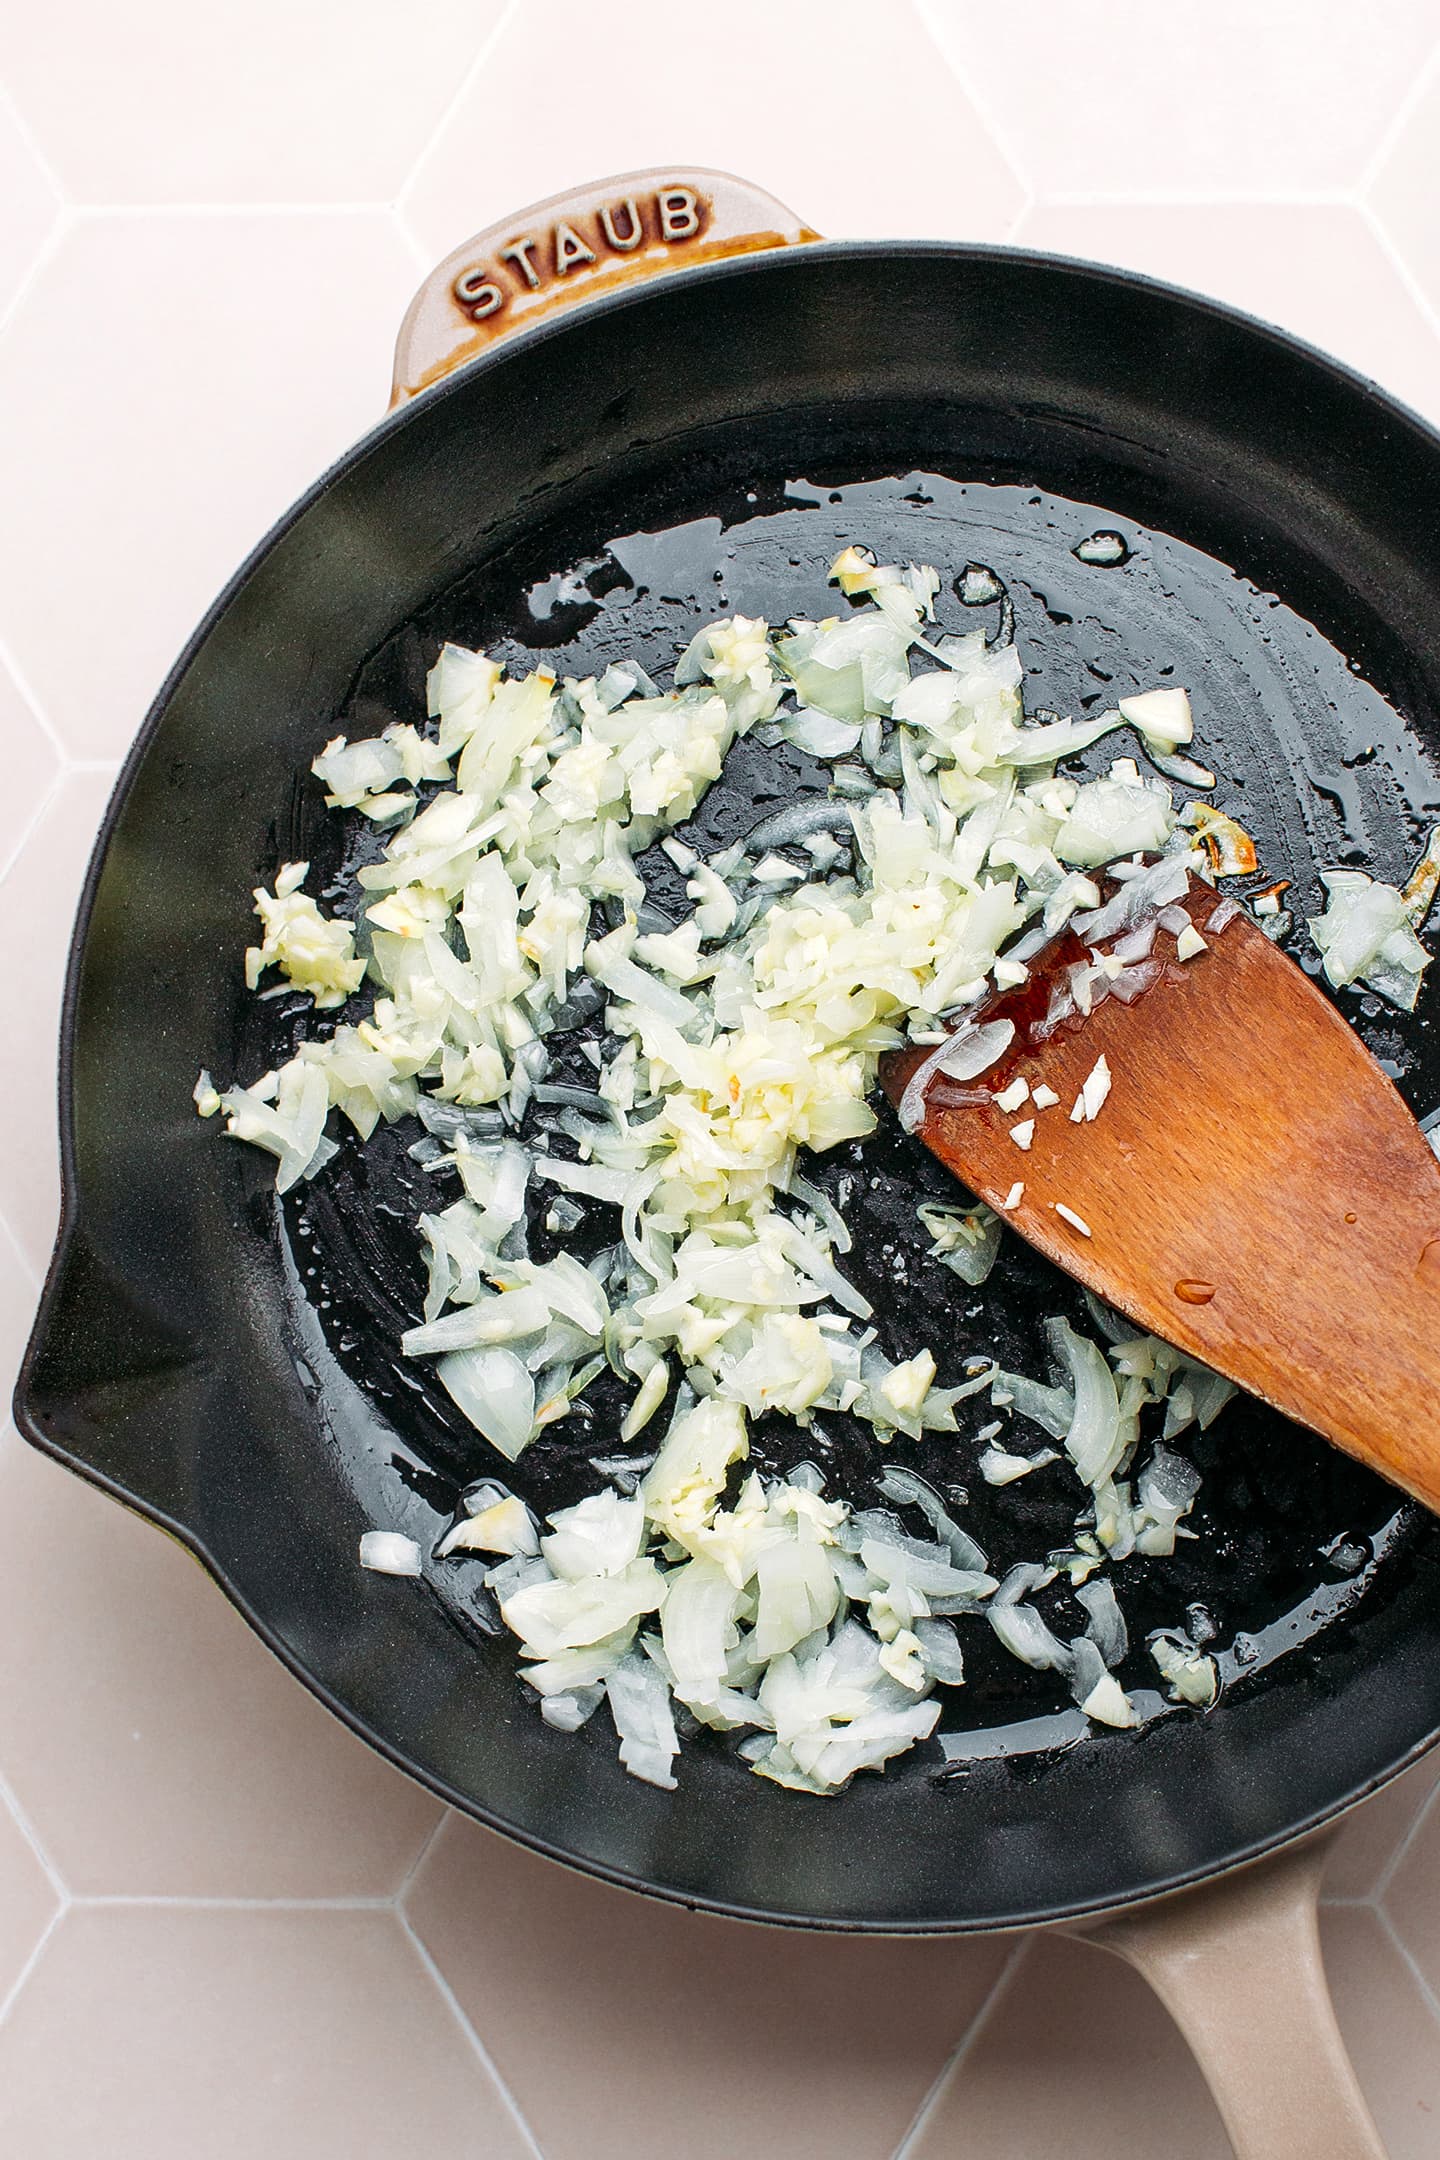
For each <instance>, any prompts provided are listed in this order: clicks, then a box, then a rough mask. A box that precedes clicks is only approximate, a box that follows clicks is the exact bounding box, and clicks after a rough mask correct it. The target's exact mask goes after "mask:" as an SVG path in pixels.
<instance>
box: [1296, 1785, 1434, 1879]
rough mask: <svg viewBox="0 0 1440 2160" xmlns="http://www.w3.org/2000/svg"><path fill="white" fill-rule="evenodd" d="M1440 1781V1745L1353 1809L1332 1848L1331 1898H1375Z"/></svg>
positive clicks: (1327, 1872) (1327, 1874)
mask: <svg viewBox="0 0 1440 2160" xmlns="http://www.w3.org/2000/svg"><path fill="white" fill-rule="evenodd" d="M1437 1781H1440V1748H1432V1749H1431V1750H1430V1753H1429V1754H1428V1755H1426V1756H1424V1757H1423V1758H1422V1759H1421V1761H1419V1762H1418V1763H1416V1764H1415V1766H1414V1768H1413V1769H1410V1770H1407V1771H1406V1772H1405V1774H1404V1776H1403V1777H1398V1778H1396V1779H1395V1780H1394V1782H1393V1783H1392V1784H1389V1785H1387V1786H1385V1788H1384V1789H1383V1791H1381V1792H1378V1793H1377V1794H1376V1795H1375V1797H1374V1799H1373V1800H1366V1801H1363V1802H1362V1803H1361V1805H1360V1806H1359V1807H1358V1808H1352V1810H1351V1812H1350V1813H1349V1814H1348V1815H1347V1816H1346V1817H1345V1819H1344V1821H1343V1823H1342V1824H1341V1826H1340V1830H1339V1832H1338V1834H1337V1836H1336V1838H1335V1841H1334V1843H1333V1844H1332V1846H1331V1847H1330V1857H1329V1860H1328V1861H1327V1862H1326V1866H1325V1887H1324V1893H1323V1894H1324V1895H1325V1897H1327V1898H1368V1897H1373V1896H1374V1895H1375V1893H1376V1891H1377V1890H1378V1889H1379V1887H1380V1885H1381V1883H1382V1881H1383V1880H1384V1877H1385V1873H1386V1870H1387V1869H1388V1868H1389V1867H1390V1865H1391V1862H1392V1861H1393V1860H1394V1858H1395V1855H1396V1853H1397V1852H1398V1851H1399V1849H1400V1847H1401V1845H1403V1843H1404V1842H1405V1839H1406V1838H1407V1837H1408V1836H1409V1834H1410V1831H1411V1829H1412V1827H1413V1826H1414V1823H1415V1818H1416V1817H1417V1815H1418V1814H1419V1813H1420V1811H1421V1809H1422V1808H1423V1807H1424V1806H1425V1804H1426V1802H1427V1801H1428V1800H1429V1798H1430V1795H1431V1794H1432V1793H1433V1792H1434V1790H1435V1786H1436V1783H1437Z"/></svg>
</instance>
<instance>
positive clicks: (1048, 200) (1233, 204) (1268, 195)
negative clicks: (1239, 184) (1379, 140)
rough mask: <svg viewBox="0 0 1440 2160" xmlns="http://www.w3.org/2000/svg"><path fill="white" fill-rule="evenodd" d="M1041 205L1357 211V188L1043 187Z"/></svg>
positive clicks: (1049, 207) (1045, 207) (1039, 197)
mask: <svg viewBox="0 0 1440 2160" xmlns="http://www.w3.org/2000/svg"><path fill="white" fill-rule="evenodd" d="M1034 200H1035V206H1036V208H1037V209H1041V210H1269V209H1275V210H1353V209H1358V207H1359V199H1358V196H1357V194H1356V191H1355V190H1354V189H1353V188H1272V187H1254V188H1146V189H1145V190H1144V191H1143V192H1141V193H1136V192H1135V191H1134V190H1131V189H1122V190H1118V191H1117V190H1116V189H1114V188H1041V189H1039V190H1037V192H1036V194H1035V198H1034Z"/></svg>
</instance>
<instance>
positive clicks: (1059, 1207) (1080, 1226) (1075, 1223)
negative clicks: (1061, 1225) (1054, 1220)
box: [1055, 1200, 1093, 1237]
mask: <svg viewBox="0 0 1440 2160" xmlns="http://www.w3.org/2000/svg"><path fill="white" fill-rule="evenodd" d="M1055 1213H1056V1214H1057V1215H1058V1216H1059V1217H1060V1219H1061V1221H1062V1222H1067V1223H1069V1225H1070V1227H1071V1229H1072V1230H1078V1231H1079V1233H1080V1235H1081V1237H1090V1236H1092V1235H1093V1232H1092V1231H1091V1228H1090V1225H1089V1223H1087V1222H1086V1220H1085V1218H1084V1216H1083V1215H1077V1214H1076V1213H1075V1210H1074V1208H1071V1207H1066V1205H1065V1202H1064V1201H1063V1200H1057V1201H1056V1202H1055Z"/></svg>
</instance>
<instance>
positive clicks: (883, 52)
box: [402, 0, 1023, 260]
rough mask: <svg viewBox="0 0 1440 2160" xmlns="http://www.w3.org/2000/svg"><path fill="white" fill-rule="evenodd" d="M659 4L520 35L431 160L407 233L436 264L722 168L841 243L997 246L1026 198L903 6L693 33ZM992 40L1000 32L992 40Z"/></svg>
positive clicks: (486, 70) (837, 10)
mask: <svg viewBox="0 0 1440 2160" xmlns="http://www.w3.org/2000/svg"><path fill="white" fill-rule="evenodd" d="M682 20H683V18H680V17H677V15H676V13H675V10H674V9H673V8H671V7H670V6H668V5H664V4H662V0H631V4H630V5H628V6H626V7H625V8H624V9H623V10H622V11H620V12H619V13H617V14H611V13H609V12H607V11H606V10H605V9H604V8H597V7H594V6H592V5H591V4H590V0H547V5H546V7H545V10H544V50H545V53H546V55H547V59H546V62H545V66H544V116H545V117H544V125H543V126H537V125H536V107H535V103H534V100H533V99H532V98H530V97H528V96H524V95H519V96H517V95H515V94H514V86H515V85H517V84H521V83H525V82H528V81H530V80H532V79H533V76H534V70H535V67H536V63H537V58H538V49H537V21H536V17H535V16H534V15H533V14H532V13H531V12H530V11H529V10H528V9H525V8H521V9H520V10H518V11H517V12H516V14H515V15H514V16H513V17H512V18H511V20H510V21H509V22H508V23H507V25H506V27H505V29H504V31H503V32H502V34H501V36H500V38H499V39H498V41H497V43H496V45H495V48H494V50H493V52H492V53H491V55H490V57H489V58H488V60H487V61H486V63H485V65H484V67H483V68H482V69H481V71H480V73H479V75H478V76H477V77H476V80H475V81H474V82H473V83H472V85H471V86H470V89H469V90H468V91H467V93H466V95H465V97H464V98H463V99H462V100H461V101H460V103H459V105H458V106H457V107H456V109H455V111H454V112H453V113H452V114H451V116H450V118H449V120H448V121H447V122H446V124H445V126H444V127H443V128H442V129H441V130H440V132H439V134H438V136H437V138H436V140H435V143H434V145H433V146H432V148H431V149H429V150H428V151H427V153H426V154H425V156H424V157H423V158H422V159H421V161H420V164H419V167H418V169H417V171H416V175H415V178H414V180H413V181H412V183H411V185H410V187H409V188H408V189H407V191H406V193H405V196H404V199H403V205H402V207H403V211H404V215H405V218H406V222H407V223H408V224H409V225H410V226H411V228H412V230H413V231H414V232H415V234H416V236H417V238H418V239H419V240H420V242H421V244H422V245H423V246H424V247H425V248H427V249H428V250H429V251H430V252H431V253H432V254H433V255H434V256H435V258H436V259H437V260H438V259H439V258H440V257H441V256H442V255H444V254H446V253H448V251H449V250H450V249H451V248H452V247H458V246H459V244H460V243H461V242H462V241H463V240H465V239H467V238H468V237H469V235H470V234H471V233H473V232H476V231H478V230H479V228H480V227H481V226H483V225H486V224H489V223H490V222H491V221H492V220H494V219H499V218H503V217H505V216H507V215H508V214H509V213H511V212H512V211H516V210H520V209H523V208H524V207H525V206H526V205H527V204H529V203H532V202H535V201H537V200H538V199H539V198H540V197H542V196H545V195H550V194H554V193H555V192H556V191H557V190H558V189H560V188H563V187H569V186H573V185H575V184H577V183H579V182H582V181H586V180H598V179H602V178H604V177H605V176H606V175H608V174H610V173H618V172H628V171H638V170H641V169H643V168H645V167H649V166H656V165H658V166H661V167H663V166H666V165H672V164H674V163H675V162H676V161H679V162H681V163H684V164H688V165H702V166H703V165H708V166H718V167H720V168H721V169H722V170H724V171H727V172H738V173H740V174H741V175H742V176H743V177H744V178H745V179H747V180H754V181H756V182H757V183H758V184H759V185H760V186H762V187H766V188H769V189H770V191H771V192H772V193H773V194H775V195H778V196H779V197H780V199H781V201H782V202H784V203H787V204H788V205H789V207H790V208H791V209H792V210H794V211H795V212H796V213H797V214H798V215H799V216H801V217H803V218H805V219H807V220H808V221H809V222H810V223H811V224H813V225H815V226H816V227H818V229H819V230H820V231H821V232H824V233H828V234H831V235H834V236H835V237H837V238H840V237H848V236H855V237H860V236H869V235H876V234H935V235H938V234H947V233H948V234H956V235H961V236H964V237H966V238H971V239H990V238H997V237H1001V236H1003V234H1004V233H1005V231H1006V230H1007V228H1008V226H1009V224H1010V223H1011V221H1012V220H1013V218H1014V216H1015V213H1016V211H1017V210H1018V209H1019V207H1020V203H1021V201H1022V199H1023V198H1022V191H1021V189H1020V187H1019V185H1018V183H1017V181H1016V179H1015V177H1014V174H1013V173H1012V172H1011V171H1010V169H1009V167H1008V165H1007V164H1006V162H1005V160H1004V158H1003V157H1002V156H1001V154H1000V152H999V151H998V150H997V149H996V146H995V143H994V140H993V138H992V136H991V134H990V132H989V129H988V128H987V126H986V123H985V121H984V120H983V119H982V118H981V116H980V115H979V114H978V113H977V112H976V110H975V108H974V106H973V105H972V104H971V103H970V100H969V99H968V98H967V97H966V95H965V93H964V92H963V91H962V90H961V89H960V88H959V86H958V85H957V83H956V82H955V81H954V79H953V78H952V77H951V75H950V74H949V73H948V71H947V70H946V69H945V67H944V66H943V65H942V64H941V62H940V61H939V59H938V56H937V55H936V54H935V52H934V50H933V48H931V47H930V45H929V41H928V39H927V38H926V36H925V33H924V32H923V30H921V28H920V26H919V24H918V23H917V22H916V20H915V18H914V17H913V16H912V15H911V14H910V13H909V11H908V10H905V9H900V8H896V9H893V10H882V11H877V10H876V8H875V7H874V6H873V5H871V4H870V0H786V5H785V6H784V7H775V6H773V5H772V4H770V0H727V4H726V6H725V8H724V10H723V14H722V16H721V17H719V18H717V20H716V23H715V25H714V26H713V32H712V31H707V32H706V33H705V34H704V35H703V36H701V37H696V36H695V35H693V34H692V33H691V32H689V31H688V30H687V29H685V28H683V27H681V24H682ZM986 34H987V36H988V34H989V33H988V30H987V33H986Z"/></svg>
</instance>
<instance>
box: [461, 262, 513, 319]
mask: <svg viewBox="0 0 1440 2160" xmlns="http://www.w3.org/2000/svg"><path fill="white" fill-rule="evenodd" d="M451 291H452V292H453V293H454V295H455V298H456V299H457V300H458V301H459V303H460V305H461V307H462V308H464V310H465V313H466V314H467V315H468V316H469V317H470V320H471V321H472V322H484V320H485V318H486V316H487V315H494V314H496V313H497V312H498V311H499V309H501V308H502V307H504V305H505V295H504V293H503V292H502V291H501V290H500V287H499V286H498V285H497V284H496V283H495V281H494V280H493V278H492V277H491V275H490V272H489V271H488V270H487V269H486V267H485V265H484V263H476V265H475V266H474V268H473V269H471V270H462V271H461V273H460V275H459V277H457V278H456V280H455V283H454V285H453V286H452V287H451Z"/></svg>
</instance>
